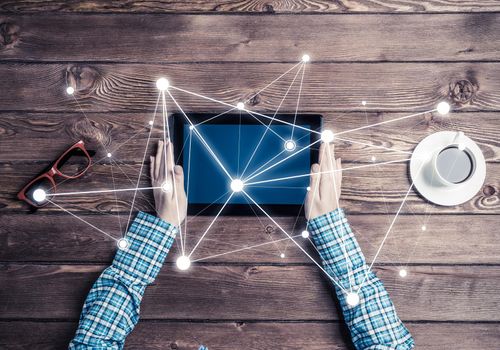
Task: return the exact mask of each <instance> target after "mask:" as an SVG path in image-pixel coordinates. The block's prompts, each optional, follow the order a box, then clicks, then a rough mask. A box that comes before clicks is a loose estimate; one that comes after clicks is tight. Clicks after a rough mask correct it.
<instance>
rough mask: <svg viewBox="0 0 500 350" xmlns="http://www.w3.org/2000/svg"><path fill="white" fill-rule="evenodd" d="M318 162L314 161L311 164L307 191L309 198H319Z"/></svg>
mask: <svg viewBox="0 0 500 350" xmlns="http://www.w3.org/2000/svg"><path fill="white" fill-rule="evenodd" d="M319 169H320V167H319V164H318V163H315V164H313V165H312V166H311V176H310V178H309V187H310V191H309V195H310V196H311V197H310V198H311V200H312V198H314V199H320V196H319V193H317V192H318V190H319V188H318V184H319V179H320V174H318V172H319Z"/></svg>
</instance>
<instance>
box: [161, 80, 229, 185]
mask: <svg viewBox="0 0 500 350" xmlns="http://www.w3.org/2000/svg"><path fill="white" fill-rule="evenodd" d="M172 87H173V86H172ZM167 92H168V95H169V96H170V98H171V99H172V101H174V103H175V105H176V106H177V108H179V110H180V111H181V113H182V115H184V118H186V120H187V121H188V122H189V124H190V125H192V126H193V131H194V132H195V134H196V136H198V137H199V139H200V141H201V143H202V144H203V145H204V146H205V147H206V149H207V151H208V152H209V153H210V154H211V155H212V157H213V158H214V160H215V161H216V162H217V164H219V166H220V167H221V169H222V170H223V171H224V173H226V175H227V176H228V177H229V179H230V180H231V181H232V180H233V178H232V177H231V174H229V172H228V171H227V169H226V167H225V166H224V165H223V164H222V163H221V161H220V160H219V157H217V155H216V154H215V153H214V151H212V148H210V146H209V145H208V143H207V142H206V141H205V139H204V138H203V136H202V135H201V134H200V132H199V131H198V130H197V129H196V127H194V124H193V122H192V121H191V119H189V117H188V116H187V114H186V113H185V112H184V110H183V109H182V107H181V106H180V105H179V104H178V103H177V100H176V99H175V98H174V96H172V94H171V93H170V91H168V90H167Z"/></svg>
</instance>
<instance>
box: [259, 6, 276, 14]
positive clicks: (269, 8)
mask: <svg viewBox="0 0 500 350" xmlns="http://www.w3.org/2000/svg"><path fill="white" fill-rule="evenodd" d="M262 12H266V13H274V7H273V5H271V4H264V6H263V7H262Z"/></svg>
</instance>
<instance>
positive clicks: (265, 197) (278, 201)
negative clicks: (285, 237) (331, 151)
mask: <svg viewBox="0 0 500 350" xmlns="http://www.w3.org/2000/svg"><path fill="white" fill-rule="evenodd" d="M186 114H187V117H188V118H189V121H188V119H187V118H186V116H184V115H183V114H181V113H177V114H174V115H173V116H172V120H173V142H174V147H175V157H176V159H177V164H180V165H182V166H183V167H184V178H185V189H186V193H187V194H188V203H189V204H188V214H189V215H217V213H218V212H219V211H220V209H221V208H222V206H223V205H224V204H225V203H226V201H228V199H229V196H230V195H231V194H233V195H232V197H231V198H230V200H229V201H228V202H227V204H226V206H225V207H224V209H223V210H222V212H221V214H220V215H264V214H263V213H262V211H261V210H260V209H259V208H258V207H257V206H256V205H255V204H253V203H252V202H251V201H250V200H249V198H248V197H246V196H245V194H244V193H243V192H234V193H233V191H232V189H231V179H230V178H229V176H228V174H229V175H230V176H231V178H233V179H241V180H242V181H243V182H244V184H245V185H244V191H245V192H246V193H248V195H249V196H251V197H252V198H253V199H254V200H255V202H256V203H257V204H258V205H259V206H261V207H262V208H263V209H264V210H266V212H267V213H269V214H270V215H271V214H272V215H298V214H300V213H303V203H304V198H305V195H306V193H307V187H308V186H309V176H308V175H307V174H309V172H310V168H311V164H313V163H315V162H317V161H318V147H319V144H318V143H316V144H315V145H313V146H312V147H311V146H310V145H311V144H312V143H314V142H316V141H318V140H319V138H320V135H319V133H317V132H321V127H322V117H321V115H318V114H300V115H297V116H296V117H295V116H294V115H293V114H291V115H290V114H278V115H276V116H275V120H273V121H272V122H271V119H269V117H268V118H265V117H262V116H257V115H249V114H248V113H246V112H244V111H243V112H241V113H239V112H237V113H226V114H222V115H217V114H211V113H186ZM271 116H272V115H271ZM270 122H271V123H270ZM294 122H295V126H293V123H294ZM191 123H192V124H191ZM287 123H290V124H287ZM192 125H194V127H193V126H192ZM310 130H315V131H317V132H311V131H310ZM290 140H293V142H289V141H290ZM207 146H208V147H207ZM209 148H210V150H209ZM215 157H217V159H218V160H219V161H217V160H216V159H215ZM219 162H220V164H219ZM223 168H224V169H225V170H226V171H227V173H228V174H227V173H226V172H225V171H224V170H223ZM297 175H300V176H297ZM295 176H297V177H295ZM290 177H291V178H290ZM283 178H286V179H283ZM247 184H248V185H247Z"/></svg>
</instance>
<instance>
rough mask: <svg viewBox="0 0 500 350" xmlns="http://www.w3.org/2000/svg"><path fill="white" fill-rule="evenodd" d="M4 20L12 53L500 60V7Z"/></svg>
mask: <svg viewBox="0 0 500 350" xmlns="http://www.w3.org/2000/svg"><path fill="white" fill-rule="evenodd" d="M0 6H1V5H0ZM499 8H500V7H499ZM402 22H404V23H405V25H404V26H401V23H402ZM0 23H5V24H4V28H5V29H4V30H3V31H2V32H4V33H5V34H4V35H3V37H4V39H3V40H2V41H1V42H0V43H2V42H4V43H5V44H3V45H2V44H0V45H1V46H0V48H2V49H1V50H0V59H3V60H23V61H48V62H54V61H56V62H57V61H83V62H88V61H112V62H117V61H120V62H151V63H157V62H164V63H169V62H231V61H252V62H269V61H272V62H283V61H284V62H296V61H299V60H300V58H301V57H302V54H303V53H304V52H307V53H309V54H310V55H311V56H312V58H313V60H314V61H316V62H319V61H321V62H325V61H327V62H332V61H375V62H379V61H476V60H480V61H484V60H493V61H498V60H499V54H500V49H499V47H500V41H499V38H498V36H497V35H495V33H498V32H499V31H500V14H498V13H489V14H486V13H481V14H471V13H467V14H465V13H464V14H451V15H446V16H443V15H440V14H434V15H413V16H407V15H401V16H399V15H391V16H380V15H355V16H321V15H307V16H295V17H293V23H294V25H293V26H291V25H290V17H289V16H250V15H239V16H209V15H208V16H207V15H164V16H161V17H160V16H155V15H129V14H123V15H115V16H108V15H86V16H81V15H53V14H50V15H37V16H2V17H0ZM228 28H230V29H231V30H228ZM270 33H272V35H270ZM312 38H314V40H312ZM373 43H376V45H373ZM195 48H196V49H195ZM332 48H334V49H332Z"/></svg>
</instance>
